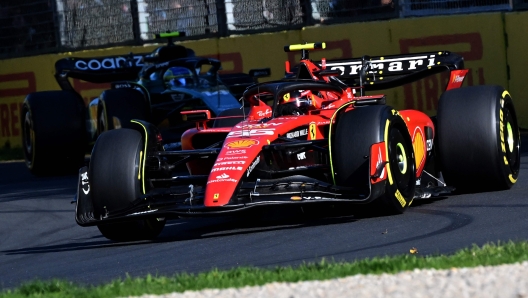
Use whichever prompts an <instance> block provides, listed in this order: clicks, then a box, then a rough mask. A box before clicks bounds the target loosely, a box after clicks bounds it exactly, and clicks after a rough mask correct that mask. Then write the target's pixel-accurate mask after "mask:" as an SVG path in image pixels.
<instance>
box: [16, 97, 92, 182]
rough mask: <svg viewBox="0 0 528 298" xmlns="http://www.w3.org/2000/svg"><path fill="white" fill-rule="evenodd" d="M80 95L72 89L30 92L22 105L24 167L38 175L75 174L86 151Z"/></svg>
mask: <svg viewBox="0 0 528 298" xmlns="http://www.w3.org/2000/svg"><path fill="white" fill-rule="evenodd" d="M85 115H86V107H85V105H84V102H83V100H82V98H81V97H80V96H79V95H78V94H77V93H75V92H71V91H44V92H35V93H31V94H29V95H28V96H27V97H26V99H25V100H24V102H23V104H22V110H21V115H20V119H21V125H20V127H21V130H22V149H23V151H24V158H25V162H26V166H27V167H28V169H29V170H30V171H31V173H33V174H35V175H39V176H46V175H63V174H74V173H77V172H78V170H79V168H80V167H82V166H83V164H84V155H85V151H86V150H87V133H86V126H85V125H86V123H85V117H86V116H85Z"/></svg>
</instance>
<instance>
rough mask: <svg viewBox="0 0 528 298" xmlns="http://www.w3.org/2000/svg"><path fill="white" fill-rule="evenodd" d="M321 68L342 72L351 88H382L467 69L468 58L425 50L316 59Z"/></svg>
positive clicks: (341, 75)
mask: <svg viewBox="0 0 528 298" xmlns="http://www.w3.org/2000/svg"><path fill="white" fill-rule="evenodd" d="M314 63H315V64H316V65H317V66H319V67H320V68H321V69H326V70H328V71H332V70H333V71H338V73H339V74H338V75H337V76H335V77H337V78H338V79H339V80H341V81H343V82H344V83H346V84H347V85H349V86H351V87H360V86H362V85H363V86H364V89H365V90H381V89H388V88H393V87H397V86H400V85H403V84H408V83H412V82H414V81H417V80H420V79H422V78H425V77H428V76H430V75H434V74H437V73H440V72H443V71H451V70H455V69H463V68H464V58H463V57H462V56H460V55H457V54H455V53H451V52H447V51H440V52H425V53H418V54H404V55H390V56H378V57H368V56H363V57H361V58H354V59H346V60H328V61H324V60H323V61H317V62H314Z"/></svg>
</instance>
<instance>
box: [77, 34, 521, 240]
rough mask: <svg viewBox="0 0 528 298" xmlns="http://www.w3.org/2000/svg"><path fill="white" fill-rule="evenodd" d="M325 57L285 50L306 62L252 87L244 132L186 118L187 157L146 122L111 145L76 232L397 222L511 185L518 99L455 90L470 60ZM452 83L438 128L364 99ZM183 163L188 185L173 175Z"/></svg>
mask: <svg viewBox="0 0 528 298" xmlns="http://www.w3.org/2000/svg"><path fill="white" fill-rule="evenodd" d="M324 47H325V45H324V43H316V44H305V45H294V46H288V47H286V48H285V50H287V51H291V50H300V51H302V52H303V55H302V56H303V57H302V59H301V61H300V63H299V64H298V65H297V66H295V67H293V68H290V67H289V65H288V64H286V77H285V78H284V79H283V80H280V81H273V82H267V83H261V84H255V85H253V86H251V87H248V89H246V91H245V92H244V96H243V98H244V103H245V104H246V105H247V106H248V107H249V110H248V113H247V115H245V116H244V117H243V119H241V118H237V117H233V118H226V117H223V118H216V119H212V118H211V117H210V114H209V112H208V111H205V110H204V111H200V110H198V111H187V112H182V113H183V114H185V115H187V117H188V119H189V120H194V121H196V123H197V124H196V128H193V129H190V130H187V131H186V132H185V133H184V134H183V136H182V148H183V150H182V151H165V150H164V149H163V147H162V146H161V144H162V140H161V137H160V134H159V132H158V131H157V130H156V128H155V127H154V126H153V125H151V124H149V123H146V122H142V121H135V120H133V121H132V122H133V123H134V124H135V127H136V129H120V130H114V131H109V132H105V133H103V134H102V135H101V136H100V137H99V139H98V140H97V142H96V144H95V146H94V149H93V152H92V158H91V162H90V166H89V168H88V167H84V168H82V169H81V171H80V175H79V187H78V194H77V200H76V204H77V207H76V221H77V223H78V224H79V225H81V226H92V225H97V226H98V227H99V230H100V231H101V233H102V234H103V235H104V236H105V237H107V238H109V239H112V240H117V241H123V240H132V239H149V238H154V237H156V236H157V235H158V234H159V233H160V231H161V229H162V228H163V226H164V225H165V221H166V220H167V219H170V218H176V217H179V216H206V215H214V214H227V213H230V212H241V211H244V210H249V209H253V208H255V207H259V206H271V205H276V206H280V205H290V206H291V205H294V206H295V205H297V206H306V204H350V205H352V204H369V205H372V206H374V207H373V208H374V210H375V211H377V212H379V214H398V213H402V212H404V211H405V210H406V209H407V208H408V207H409V206H410V205H411V204H412V202H413V200H415V199H424V198H429V197H434V196H440V195H446V194H448V193H450V192H452V191H453V190H454V189H455V188H457V189H458V190H462V191H487V190H497V189H508V188H510V187H511V186H512V185H513V184H514V183H515V182H516V179H517V175H518V173H519V165H520V154H519V142H520V141H519V129H518V126H517V121H516V116H515V110H514V107H513V103H512V100H511V97H510V95H509V93H508V92H507V91H505V90H504V89H503V88H501V87H498V86H477V87H465V88H460V87H461V85H462V82H463V79H464V76H465V74H466V73H467V70H464V69H463V59H462V57H460V56H458V55H456V54H453V53H449V52H434V53H421V54H415V55H395V56H385V57H362V58H359V59H349V60H336V61H325V59H323V60H322V61H312V60H310V59H309V57H308V50H310V49H318V48H324ZM443 70H449V71H451V79H450V81H449V84H448V86H447V91H446V92H445V93H444V94H443V95H442V96H441V98H440V100H439V108H438V115H437V116H435V117H429V116H427V115H426V114H424V113H422V112H420V111H416V110H400V111H397V110H395V109H394V108H392V107H390V106H387V105H386V104H385V96H384V95H369V96H366V95H363V94H364V92H365V91H369V90H376V89H383V88H387V87H393V86H396V85H400V84H403V83H408V82H412V81H414V80H417V79H419V78H423V77H425V76H427V75H431V74H434V73H437V72H439V71H443ZM228 122H229V124H230V125H226V124H228ZM227 126H229V127H227ZM182 163H186V165H187V168H188V170H189V172H188V173H185V174H179V173H176V172H175V169H176V168H177V166H178V165H179V164H182ZM182 186H183V187H182Z"/></svg>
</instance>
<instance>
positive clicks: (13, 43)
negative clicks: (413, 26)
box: [0, 0, 528, 59]
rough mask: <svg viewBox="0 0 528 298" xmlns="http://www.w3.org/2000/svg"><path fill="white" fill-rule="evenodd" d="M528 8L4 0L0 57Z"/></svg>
mask: <svg viewBox="0 0 528 298" xmlns="http://www.w3.org/2000/svg"><path fill="white" fill-rule="evenodd" d="M523 9H528V0H1V1H0V59H5V58H11V57H21V56H31V55H37V54H43V53H54V52H63V51H74V50H82V49H90V48H91V49H93V48H103V47H108V46H115V45H141V44H145V43H152V42H156V40H154V34H156V33H160V32H167V31H184V32H185V33H186V37H183V38H182V39H198V38H208V37H224V36H229V35H233V34H250V33H258V32H272V31H279V30H288V29H298V28H301V27H304V26H310V25H316V24H322V25H324V24H335V23H349V22H362V21H371V20H382V19H391V18H405V17H416V16H430V15H442V14H455V13H474V12H488V11H512V10H523Z"/></svg>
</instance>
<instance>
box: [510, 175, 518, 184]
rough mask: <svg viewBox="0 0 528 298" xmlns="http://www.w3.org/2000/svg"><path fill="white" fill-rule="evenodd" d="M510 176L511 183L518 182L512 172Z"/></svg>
mask: <svg viewBox="0 0 528 298" xmlns="http://www.w3.org/2000/svg"><path fill="white" fill-rule="evenodd" d="M508 178H510V181H511V183H515V182H517V179H515V178H513V175H512V174H510V176H508Z"/></svg>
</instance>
